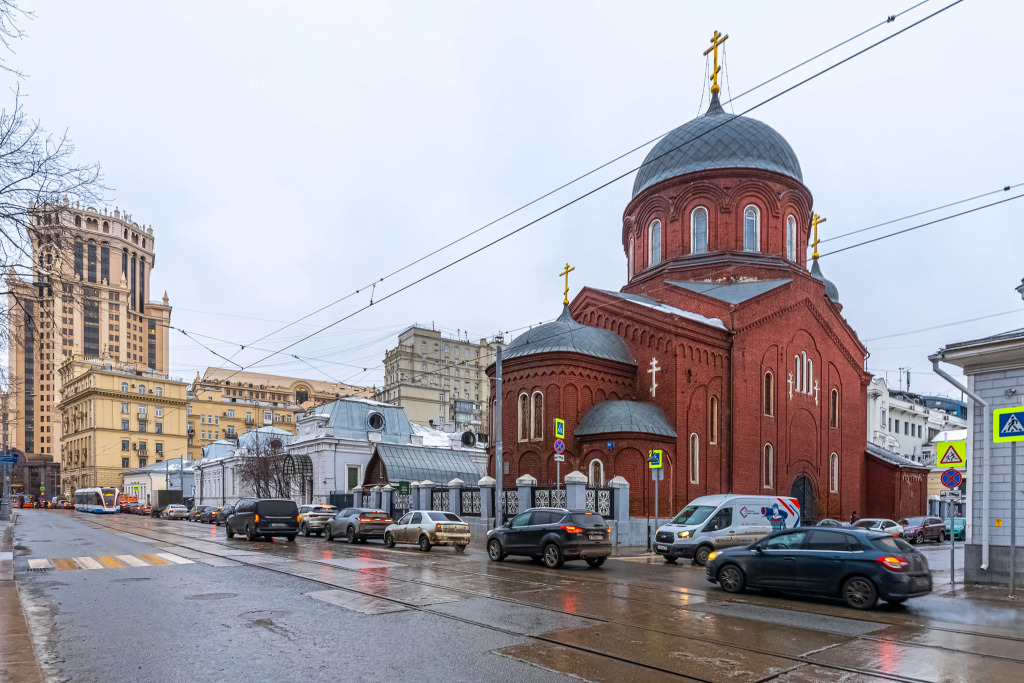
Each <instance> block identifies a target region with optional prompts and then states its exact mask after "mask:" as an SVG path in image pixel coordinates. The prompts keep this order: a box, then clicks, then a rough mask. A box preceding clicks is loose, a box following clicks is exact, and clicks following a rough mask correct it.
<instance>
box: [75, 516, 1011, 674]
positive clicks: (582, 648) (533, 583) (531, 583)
mask: <svg viewBox="0 0 1024 683" xmlns="http://www.w3.org/2000/svg"><path fill="white" fill-rule="evenodd" d="M104 521H106V520H104ZM94 524H95V526H97V527H100V528H103V529H104V530H107V531H114V532H120V533H125V530H123V529H121V528H119V527H117V526H114V525H110V524H106V523H100V522H99V521H98V520H94ZM130 533H132V534H135V535H137V536H143V537H145V538H148V539H150V540H151V541H155V542H159V543H164V544H167V545H171V546H175V547H178V548H185V549H187V550H189V551H191V552H196V553H201V554H205V555H210V556H213V557H219V558H223V557H227V558H228V559H231V560H232V561H235V562H239V563H240V564H243V565H245V566H248V567H255V568H258V569H265V570H268V571H272V572H276V573H279V574H283V575H286V576H290V577H294V578H300V579H305V580H308V581H313V582H315V583H320V584H323V585H325V586H329V587H330V588H331V589H333V590H341V591H344V592H347V593H352V594H356V595H360V596H364V597H368V598H373V599H377V600H383V601H386V602H389V603H392V604H395V605H398V606H401V607H403V608H405V609H409V610H415V611H418V612H422V613H426V614H430V615H432V616H436V617H441V618H444V619H448V620H454V621H458V622H461V623H464V624H467V625H474V626H479V627H481V628H487V629H490V630H494V631H498V632H501V633H505V634H507V635H513V636H516V637H521V638H528V639H530V640H532V641H536V642H539V643H545V644H548V645H553V646H556V647H560V648H568V649H570V650H575V651H579V652H583V653H587V654H590V655H596V656H599V657H603V658H607V659H608V660H612V661H618V662H622V663H625V664H629V665H631V666H637V667H641V668H643V669H646V670H650V671H652V672H653V671H657V672H659V673H663V674H667V675H671V676H676V677H680V678H684V679H690V680H714V679H705V678H701V677H700V676H694V675H692V674H682V673H680V672H679V671H676V670H672V669H668V668H665V667H661V666H656V665H652V664H650V663H648V662H643V661H640V660H638V659H635V658H630V657H622V656H619V655H616V654H612V653H608V652H604V651H601V650H597V649H594V648H592V647H588V646H586V645H581V644H579V643H567V642H565V640H560V639H559V638H557V637H553V636H552V635H543V634H541V635H533V634H529V633H523V632H520V631H516V630H513V629H507V628H503V627H501V626H496V625H494V624H490V623H487V622H483V621H478V620H475V619H469V618H466V617H461V616H458V615H453V614H449V613H447V612H444V611H439V610H437V609H432V608H431V607H430V606H425V605H419V604H416V603H413V602H409V601H407V600H403V599H401V598H392V597H388V596H386V595H380V594H378V593H375V592H373V591H372V590H360V589H358V588H353V587H351V586H339V585H336V584H335V583H331V582H329V581H326V580H320V579H317V578H315V577H312V578H311V577H309V576H306V575H304V574H302V573H296V572H295V571H289V569H288V566H287V565H285V566H281V565H278V564H274V565H270V566H268V565H267V564H266V563H260V562H258V561H255V560H253V561H249V559H248V558H247V556H230V555H221V554H218V553H216V552H212V551H210V550H203V549H200V548H194V547H190V546H189V545H187V543H189V542H191V543H203V544H208V543H215V544H216V545H218V546H221V547H223V548H225V549H230V547H231V546H230V545H229V543H228V542H226V540H222V539H211V538H203V537H198V538H197V537H195V536H192V535H189V534H187V533H182V532H181V530H171V529H160V530H150V529H142V530H139V529H137V528H133V530H132V531H131V532H130ZM168 535H170V536H173V537H180V538H181V539H182V542H178V541H177V540H171V539H168V538H167V537H166V536H168ZM343 548H345V546H338V547H337V548H333V547H332V550H338V551H341V552H340V554H341V555H342V556H343V557H352V558H355V557H357V555H356V554H353V553H346V552H344V550H343ZM363 548H369V547H368V546H363ZM373 549H374V550H377V548H376V547H373ZM380 550H381V551H382V552H383V551H384V549H383V548H381V549H380ZM250 552H251V551H250ZM256 552H258V550H257V551H256ZM392 552H393V551H392ZM392 552H388V553H386V554H387V555H389V556H390V555H391V554H392ZM399 552H400V554H401V555H403V556H404V555H406V553H404V552H402V551H399ZM360 555H361V556H362V557H364V558H365V554H364V553H361V554H360ZM268 556H269V557H279V556H276V555H269V554H268ZM248 557H252V556H248ZM413 557H415V556H410V557H403V560H404V561H405V562H408V560H410V559H412V558H413ZM331 559H334V558H331ZM395 559H396V558H394V557H393V556H392V557H389V558H388V561H395ZM422 559H427V558H418V557H416V559H414V560H413V562H412V564H406V566H411V567H412V568H425V569H430V570H433V571H445V572H449V573H455V574H460V575H467V576H476V577H485V578H487V579H492V580H494V579H497V580H500V581H504V582H512V583H518V584H522V585H525V586H528V587H529V588H528V589H527V590H530V589H534V588H535V587H541V588H545V589H562V590H574V591H577V592H580V589H566V587H565V586H564V585H559V584H560V582H561V579H558V577H557V575H555V574H552V578H553V579H555V581H551V582H548V581H537V580H535V579H536V577H531V578H529V579H527V578H524V577H519V576H517V577H509V576H500V575H495V574H493V573H485V572H474V571H467V570H465V569H460V568H455V567H451V566H447V565H446V566H441V565H440V563H439V562H437V561H428V562H426V563H424V562H421V561H420V560H422ZM294 562H295V563H296V564H297V565H303V564H306V565H309V564H312V565H322V566H327V567H330V568H331V569H333V570H340V571H343V572H353V573H360V572H369V573H372V574H379V573H380V572H377V571H375V570H374V569H372V568H371V569H368V570H361V569H357V568H349V567H342V566H338V565H336V564H331V563H330V562H328V561H324V560H323V559H321V558H294ZM500 571H501V573H502V574H506V573H508V572H515V573H516V574H519V573H527V572H528V571H529V570H527V569H526V568H525V567H524V568H515V567H511V566H510V567H504V566H502V567H501V569H500ZM385 578H386V580H387V581H388V582H396V583H403V584H412V585H416V586H420V587H424V588H427V589H433V590H441V591H447V592H451V593H458V594H462V595H465V596H467V597H468V598H479V599H486V600H492V601H496V602H503V603H506V604H510V605H516V606H518V607H525V608H533V609H539V610H543V611H546V612H549V613H554V614H558V615H563V616H570V617H576V618H583V619H587V620H590V621H592V622H596V623H597V624H599V625H608V626H615V627H622V628H624V629H629V630H631V631H632V632H637V631H644V632H647V633H650V634H652V635H653V636H657V637H661V638H674V639H680V638H685V639H686V641H687V642H688V643H704V644H708V645H713V646H714V647H716V648H725V649H729V650H730V651H742V652H744V653H746V654H749V655H752V656H755V657H756V656H761V657H774V658H778V659H781V660H785V661H787V662H791V663H792V664H793V666H792V667H789V668H787V669H786V670H785V671H781V672H776V673H773V674H771V675H769V676H766V677H765V679H764V680H767V679H771V678H774V677H777V676H778V675H783V674H785V673H788V672H793V671H798V670H799V669H800V668H801V667H816V668H819V669H827V670H834V671H835V672H837V673H838V672H845V673H850V674H862V675H869V676H874V677H878V678H884V679H887V680H897V681H917V680H927V679H921V678H914V677H911V676H904V675H900V674H897V673H893V672H890V671H884V670H882V669H880V668H879V669H871V668H863V667H856V666H845V665H841V664H835V663H826V662H823V661H819V660H816V659H810V657H811V656H814V655H819V654H821V653H822V652H825V651H827V650H831V649H833V648H836V647H840V648H841V647H843V646H844V645H848V644H849V643H851V642H854V641H862V642H866V643H874V644H879V643H884V644H885V645H888V646H891V645H902V646H907V647H913V648H925V649H927V648H933V649H942V648H938V646H934V645H930V644H927V643H920V642H913V641H900V640H898V639H893V638H879V637H873V636H871V635H869V634H861V635H851V634H845V635H841V634H836V633H832V634H831V635H834V636H836V637H837V638H843V639H844V640H843V642H839V643H834V644H831V645H827V646H825V647H822V648H818V649H815V650H812V651H809V652H805V653H802V654H799V655H797V654H789V653H785V652H780V651H778V650H770V649H764V648H758V647H753V646H750V645H737V644H736V643H732V642H727V641H722V640H715V639H713V638H708V637H702V636H699V635H691V634H686V635H682V634H680V633H678V632H674V631H670V630H664V629H659V628H654V627H651V626H648V625H641V624H637V623H633V622H629V621H622V620H618V619H613V618H608V617H604V616H601V615H599V614H589V613H585V612H580V611H570V610H567V609H559V608H557V607H552V606H549V605H545V604H542V603H540V604H539V603H534V602H530V601H527V600H522V599H517V598H512V597H507V596H500V595H493V594H491V593H488V592H484V591H480V590H474V589H472V588H464V587H458V586H451V585H447V584H445V583H434V582H430V581H426V580H423V579H415V578H408V577H394V576H386V577H385ZM587 579H588V581H594V582H595V583H603V584H610V585H617V586H628V587H634V585H633V584H627V583H624V582H621V581H607V580H600V579H595V578H594V577H592V576H590V575H588V577H587ZM640 587H641V588H645V589H648V590H652V591H659V590H661V591H665V592H666V593H673V594H675V595H676V596H677V597H678V596H679V595H680V594H681V591H680V590H678V589H677V590H674V591H673V590H670V589H665V588H663V587H650V586H645V585H641V586H640ZM580 594H581V595H582V592H581V593H580ZM687 594H693V593H690V592H687ZM604 597H606V598H608V599H614V600H621V601H627V602H632V603H641V604H650V605H660V606H661V607H664V606H665V604H666V603H665V602H658V601H656V600H642V599H638V598H635V597H626V596H622V595H614V594H607V595H604ZM722 602H723V603H729V604H732V605H737V606H743V605H746V604H748V603H747V602H746V601H735V600H728V601H722ZM755 604H756V603H755ZM765 606H769V607H770V606H771V605H770V604H769V605H765ZM678 607H679V609H687V607H686V606H685V605H679V606H678ZM776 609H777V608H776ZM789 611H797V612H806V613H807V614H811V615H815V616H825V617H829V616H831V615H827V614H825V615H823V614H822V613H820V612H813V611H810V610H789ZM703 614H707V615H708V616H711V617H715V616H717V617H718V618H721V619H727V620H728V619H731V618H734V617H732V616H729V615H716V614H715V613H714V612H705V613H703ZM838 618H842V619H847V618H848V617H846V616H843V617H838ZM849 618H850V619H852V620H855V621H863V622H868V623H873V624H881V626H882V627H885V626H907V625H908V624H907V623H905V622H902V621H897V622H892V621H879V620H874V619H867V618H858V617H849ZM762 623H763V622H762ZM765 626H766V627H767V626H770V624H765ZM913 626H914V627H915V628H919V629H924V630H929V629H930V630H935V631H953V632H956V631H954V630H953V629H942V628H932V627H927V626H920V625H918V624H913ZM591 628H593V627H591ZM792 628H798V629H802V630H805V631H807V630H813V629H809V628H808V627H801V626H792ZM564 630H565V629H563V631H564ZM569 630H571V629H569ZM552 633H553V634H557V633H559V631H555V632H552ZM985 637H993V638H999V637H1000V636H987V635H986V636H985ZM1005 639H1007V640H1015V641H1024V638H1005ZM947 652H948V650H947ZM965 654H971V655H973V656H978V657H991V658H995V659H1000V660H1004V661H1007V662H1011V663H1013V664H1014V665H1022V663H1021V662H1020V660H1017V659H1012V658H1008V657H1001V656H999V655H991V654H979V653H965ZM1022 666H1024V665H1022Z"/></svg>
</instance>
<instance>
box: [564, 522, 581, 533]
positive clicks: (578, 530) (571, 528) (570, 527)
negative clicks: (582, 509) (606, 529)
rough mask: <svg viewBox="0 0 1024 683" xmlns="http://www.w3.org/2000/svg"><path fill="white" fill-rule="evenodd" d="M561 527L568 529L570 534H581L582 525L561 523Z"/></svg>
mask: <svg viewBox="0 0 1024 683" xmlns="http://www.w3.org/2000/svg"><path fill="white" fill-rule="evenodd" d="M562 528H563V529H565V530H566V531H568V532H569V533H570V534H582V533H583V527H578V526H573V525H572V524H563V525H562Z"/></svg>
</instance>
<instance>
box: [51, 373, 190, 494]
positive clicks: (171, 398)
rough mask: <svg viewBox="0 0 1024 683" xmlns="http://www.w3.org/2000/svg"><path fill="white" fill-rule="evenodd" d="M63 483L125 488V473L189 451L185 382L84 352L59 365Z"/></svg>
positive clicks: (70, 488)
mask: <svg viewBox="0 0 1024 683" xmlns="http://www.w3.org/2000/svg"><path fill="white" fill-rule="evenodd" d="M58 375H59V377H60V379H59V382H60V383H61V386H62V387H63V389H62V390H61V393H60V402H59V403H58V404H57V410H58V412H59V416H60V419H59V424H60V425H61V426H62V429H61V430H60V433H61V439H60V444H59V447H60V452H61V453H62V456H63V457H62V463H61V488H62V490H63V491H64V492H71V491H74V490H75V489H76V488H83V487H88V486H118V487H119V486H121V474H122V473H123V472H126V471H128V470H131V469H135V468H138V467H145V466H146V465H151V464H154V463H158V462H162V461H163V460H165V459H171V458H179V457H185V456H186V434H185V422H186V415H185V410H186V403H187V402H186V394H187V390H188V385H187V384H186V383H185V382H183V381H180V380H174V379H171V378H169V377H167V376H166V375H164V374H163V373H159V372H154V371H152V370H141V369H137V368H136V366H135V365H133V364H131V363H125V364H112V363H109V362H106V361H103V360H99V359H83V358H82V357H81V356H77V357H75V358H71V359H68V360H65V361H64V362H63V363H62V364H61V365H60V367H59V369H58Z"/></svg>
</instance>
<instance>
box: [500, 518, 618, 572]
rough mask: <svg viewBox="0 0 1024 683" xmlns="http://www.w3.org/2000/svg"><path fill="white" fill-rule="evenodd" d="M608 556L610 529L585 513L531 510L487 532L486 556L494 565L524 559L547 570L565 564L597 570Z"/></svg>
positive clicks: (610, 551) (599, 519)
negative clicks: (576, 563) (583, 564)
mask: <svg viewBox="0 0 1024 683" xmlns="http://www.w3.org/2000/svg"><path fill="white" fill-rule="evenodd" d="M611 554H612V542H611V529H609V528H608V524H607V522H605V521H604V518H603V517H601V515H599V514H597V513H596V512H590V511H589V510H567V509H565V508H531V509H529V510H527V511H526V512H523V513H522V514H519V515H517V516H515V517H513V518H512V519H511V520H509V521H508V522H507V523H506V524H505V525H504V526H500V527H498V528H497V529H491V530H490V531H489V532H487V556H488V557H490V558H491V560H492V561H494V562H501V561H502V560H504V559H505V556H506V555H526V556H528V557H532V558H533V559H535V560H541V561H543V562H544V564H545V565H546V566H548V567H550V568H551V569H557V568H558V567H561V566H562V563H564V562H567V561H569V560H586V561H587V564H589V565H590V566H591V567H600V566H601V565H602V564H604V561H605V558H607V557H608V556H609V555H611Z"/></svg>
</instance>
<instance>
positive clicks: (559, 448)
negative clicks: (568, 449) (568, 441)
mask: <svg viewBox="0 0 1024 683" xmlns="http://www.w3.org/2000/svg"><path fill="white" fill-rule="evenodd" d="M564 452H565V442H564V441H562V440H561V439H555V453H564Z"/></svg>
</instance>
